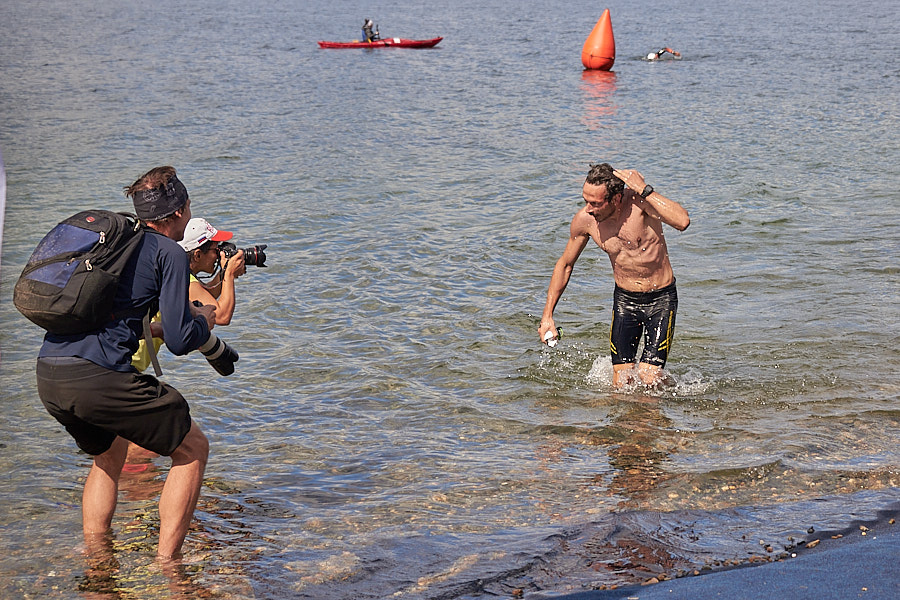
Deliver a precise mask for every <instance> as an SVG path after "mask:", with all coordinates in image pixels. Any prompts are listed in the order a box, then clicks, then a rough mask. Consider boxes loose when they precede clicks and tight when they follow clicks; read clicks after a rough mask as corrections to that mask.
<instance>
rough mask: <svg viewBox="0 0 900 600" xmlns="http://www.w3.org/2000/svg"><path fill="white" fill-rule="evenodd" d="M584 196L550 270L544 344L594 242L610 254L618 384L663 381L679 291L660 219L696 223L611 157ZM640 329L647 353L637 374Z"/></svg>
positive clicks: (594, 170) (592, 175)
mask: <svg viewBox="0 0 900 600" xmlns="http://www.w3.org/2000/svg"><path fill="white" fill-rule="evenodd" d="M626 185H627V186H628V187H627V189H626V187H625V186H626ZM581 195H582V198H583V199H584V203H585V205H584V207H582V208H581V210H579V211H578V212H577V213H576V214H575V216H574V217H573V218H572V225H571V227H570V228H569V240H568V242H567V243H566V249H565V250H564V251H563V254H562V256H561V257H560V259H559V260H558V261H557V262H556V266H555V267H554V269H553V276H552V278H551V279H550V286H549V288H548V290H547V303H546V305H545V306H544V312H543V314H542V315H541V323H540V326H539V328H538V338H539V339H540V340H541V341H542V342H544V343H545V344H546V343H548V342H549V341H550V340H553V339H554V338H557V337H559V336H558V331H557V328H556V323H554V322H553V309H554V308H556V304H557V302H559V299H560V298H561V297H562V294H563V291H564V290H565V289H566V285H567V284H568V283H569V278H570V277H571V275H572V269H573V268H574V267H575V261H577V260H578V257H579V256H581V253H582V251H583V250H584V249H585V247H586V246H587V244H588V242H589V241H590V240H594V242H595V243H596V244H597V245H598V246H600V248H601V249H602V250H604V251H606V253H607V254H608V255H609V260H610V262H611V263H612V268H613V279H615V283H616V287H615V292H614V294H613V317H612V323H611V324H610V340H609V341H610V344H609V346H610V354H611V355H612V364H613V385H614V386H615V387H621V386H623V385H630V384H633V383H644V384H645V385H648V386H652V385H657V384H660V383H665V382H666V376H665V373H663V372H662V368H663V367H664V366H665V364H666V359H667V357H668V354H669V349H670V348H671V345H672V336H673V333H674V330H675V312H676V310H677V308H678V295H677V293H676V291H675V274H674V273H673V271H672V264H671V263H670V262H669V251H668V249H667V247H666V239H665V237H663V224H665V225H668V226H669V227H673V228H674V229H677V230H678V231H684V230H685V229H687V228H688V225H690V224H691V219H690V217H689V216H688V212H687V211H686V210H685V209H684V207H682V206H681V205H680V204H678V203H677V202H675V201H674V200H670V199H669V198H666V197H665V196H663V195H662V194H660V193H659V192H657V191H654V189H653V187H652V186H649V185H647V184H646V183H645V182H644V176H643V175H641V174H640V173H639V172H638V171H636V170H633V169H621V170H620V169H613V168H612V166H610V165H609V164H607V163H602V164H599V165H591V168H590V171H589V172H588V174H587V178H586V179H585V181H584V185H583V186H582V191H581ZM642 332H643V334H644V351H643V353H642V355H641V357H640V363H639V364H638V366H637V374H635V373H634V371H633V369H634V367H635V363H636V362H638V361H637V359H638V357H637V349H638V343H639V341H640V337H641V333H642ZM548 334H549V335H548Z"/></svg>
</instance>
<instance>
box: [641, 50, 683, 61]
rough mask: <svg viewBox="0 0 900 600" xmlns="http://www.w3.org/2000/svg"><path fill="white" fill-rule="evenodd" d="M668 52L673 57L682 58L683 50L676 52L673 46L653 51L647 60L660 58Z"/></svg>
mask: <svg viewBox="0 0 900 600" xmlns="http://www.w3.org/2000/svg"><path fill="white" fill-rule="evenodd" d="M666 54H671V55H672V58H681V52H676V51H675V50H672V49H671V48H660V49H659V50H657V51H656V52H651V53H650V54H648V55H647V60H660V59H662V58H663V57H664V56H665V55H666ZM667 58H668V57H667Z"/></svg>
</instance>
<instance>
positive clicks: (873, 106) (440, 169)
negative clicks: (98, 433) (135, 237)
mask: <svg viewBox="0 0 900 600" xmlns="http://www.w3.org/2000/svg"><path fill="white" fill-rule="evenodd" d="M607 6H608V7H609V8H610V10H611V14H612V21H613V27H614V30H615V34H616V41H617V51H618V56H617V60H616V64H615V66H614V69H613V72H612V73H583V72H582V68H581V64H580V52H581V45H582V44H583V42H584V39H585V37H586V36H587V34H588V33H589V32H590V30H591V28H592V27H593V25H594V23H595V22H596V20H597V18H599V16H600V12H602V9H603V8H605V6H598V5H595V4H592V3H588V2H582V1H575V2H554V1H551V0H545V1H543V2H537V3H531V4H529V5H528V6H527V7H526V6H524V5H522V4H520V3H514V2H510V1H508V0H499V1H497V2H488V3H487V5H485V3H484V2H471V1H469V0H463V1H461V2H449V3H448V2H434V3H430V2H427V3H425V2H423V3H411V2H389V1H386V0H380V1H378V2H375V3H370V4H369V5H367V6H366V8H365V9H364V10H365V13H363V12H361V11H362V10H363V9H361V8H360V6H359V5H358V4H357V3H352V2H346V1H345V0H337V1H334V2H327V3H326V2H319V1H317V0H312V1H306V2H274V1H271V0H261V1H260V2H253V3H248V2H235V1H223V2H206V1H202V0H201V1H198V2H190V3H175V2H171V1H168V0H164V1H162V2H155V3H150V4H148V3H118V2H109V1H108V0H99V1H95V2H83V1H81V0H76V1H66V2H62V1H59V0H49V1H46V2H17V3H6V4H4V5H3V6H2V7H0V35H2V37H0V114H2V120H0V147H2V149H3V157H4V160H5V162H6V169H7V177H8V205H7V212H6V229H5V232H4V237H3V255H2V265H3V270H2V297H0V323H2V324H0V350H2V363H0V374H2V382H3V383H2V385H3V406H4V411H3V423H2V425H0V472H2V473H3V474H4V477H3V478H2V479H0V548H2V550H3V552H2V557H0V597H4V598H6V597H9V598H19V597H27V598H31V597H34V598H36V597H50V596H51V595H52V597H55V598H82V597H94V598H142V599H143V598H147V599H157V598H167V597H170V596H171V595H172V594H173V593H175V594H182V595H183V596H184V597H220V598H229V599H231V598H234V599H242V598H271V599H282V598H326V599H344V598H347V599H350V598H352V599H359V598H489V597H494V596H497V597H509V596H510V594H512V593H513V591H514V590H516V589H522V590H524V591H525V592H526V593H528V592H538V591H543V592H544V593H553V592H564V591H571V590H581V589H589V588H591V587H599V586H601V585H612V584H623V583H633V582H636V581H644V580H646V579H648V578H649V577H652V576H654V575H659V574H662V573H666V574H667V575H675V574H678V573H680V572H690V571H692V570H693V569H696V568H701V567H703V566H706V565H713V566H716V565H720V564H723V563H725V562H726V561H744V560H747V559H748V558H752V557H757V558H758V557H767V556H777V555H779V554H781V553H782V552H785V551H786V550H785V548H786V547H790V546H791V545H793V543H794V542H791V541H790V540H789V538H791V537H793V538H794V540H795V541H796V540H800V539H805V538H806V537H807V535H808V534H807V529H808V528H809V527H814V528H816V529H823V528H828V527H832V528H840V527H842V526H843V525H844V524H846V523H848V522H851V521H853V520H855V519H866V518H871V517H872V516H873V515H875V514H876V513H877V511H879V510H881V509H884V508H886V507H889V506H892V505H894V504H895V503H897V502H898V501H900V454H898V444H897V440H898V433H900V408H898V396H900V378H898V375H897V373H898V372H900V358H898V354H897V352H896V345H897V337H898V334H900V310H898V303H897V297H898V266H897V264H898V257H900V242H898V239H900V208H898V193H897V190H898V189H900V170H898V168H897V164H898V159H900V133H898V132H900V118H898V116H900V109H898V102H897V98H898V97H900V66H898V64H900V63H897V61H896V60H895V57H894V56H893V55H892V53H894V51H895V50H896V45H897V44H896V42H897V36H896V24H897V23H898V22H900V7H898V6H897V5H896V3H893V4H892V3H884V2H874V1H868V0H866V1H863V2H861V3H856V4H854V5H853V7H852V8H850V7H847V6H846V5H845V3H839V2H833V1H826V2H812V1H811V0H800V1H792V2H788V1H786V0H772V1H763V2H759V3H754V5H753V6H752V7H751V6H749V5H747V4H746V3H738V2H732V3H727V2H726V3H722V2H710V1H709V0H700V1H699V2H692V3H678V2H676V3H672V2H665V3H663V2H660V3H650V4H644V5H641V4H635V3H628V2H613V3H611V4H608V5H607ZM364 17H371V18H373V19H374V20H375V21H376V23H378V24H379V25H380V28H381V32H382V33H383V34H384V35H386V36H395V35H396V36H403V37H413V38H426V37H434V36H437V35H442V36H444V38H445V39H444V41H443V42H441V43H440V45H438V46H437V47H436V48H434V49H431V50H420V51H409V50H406V51H404V50H399V49H382V50H378V51H358V50H352V51H351V50H330V51H326V50H320V49H318V47H317V46H316V43H315V42H316V41H317V40H320V39H329V40H349V39H353V38H355V37H358V29H359V25H360V24H361V23H362V20H363V18H364ZM663 45H666V46H671V47H673V48H675V49H677V50H680V51H681V52H682V53H683V55H684V58H683V60H680V61H676V62H660V63H649V62H647V61H644V60H642V59H641V57H642V56H645V55H646V54H647V52H649V51H650V50H654V49H656V48H658V47H660V46H663ZM598 161H609V162H612V163H613V164H615V165H617V166H621V167H633V168H637V169H639V170H640V171H641V172H642V173H643V174H644V175H645V177H646V178H647V181H648V182H650V183H652V184H653V185H654V187H656V189H657V190H659V191H661V192H662V193H664V194H665V195H667V196H669V197H670V198H672V199H675V200H678V201H679V202H681V203H682V204H683V205H684V206H685V207H686V208H687V209H688V210H689V211H690V213H691V217H692V221H693V223H692V225H691V227H690V228H689V229H688V230H687V231H686V232H684V233H678V232H677V231H674V230H667V231H666V235H667V239H668V244H669V249H670V251H671V254H672V256H671V259H672V263H673V266H674V268H675V272H676V275H677V277H678V286H679V296H680V306H679V315H678V324H677V331H676V344H675V347H674V349H673V352H672V354H671V355H670V362H669V365H668V368H669V370H670V372H671V374H672V376H673V377H674V378H675V379H676V381H677V382H678V383H677V385H676V387H675V388H674V389H673V390H670V391H667V392H664V393H660V392H655V393H648V392H647V391H645V390H640V389H635V390H625V391H615V390H613V389H612V387H611V385H610V379H611V367H610V363H609V358H608V350H607V336H608V326H609V315H610V311H611V298H612V289H613V285H612V276H611V272H610V267H609V263H608V260H607V258H606V257H605V255H604V254H603V253H602V252H601V251H599V250H598V249H596V248H592V249H589V250H587V251H586V252H585V254H584V255H583V257H582V259H581V261H580V262H579V264H578V266H577V268H576V272H575V275H574V278H573V281H572V283H571V284H570V286H569V289H568V290H567V292H566V294H565V296H564V297H563V299H562V301H561V302H560V305H559V307H558V309H557V312H556V322H557V323H558V324H559V325H560V326H562V327H563V328H564V329H565V332H566V336H565V338H564V339H563V341H562V342H561V343H560V345H559V346H557V347H556V348H555V349H548V348H546V347H542V346H541V345H540V344H539V343H538V342H537V321H538V318H539V315H540V312H541V309H542V307H543V302H544V298H545V295H546V289H547V284H548V282H549V277H550V272H551V270H552V268H553V263H554V261H555V260H556V259H557V258H558V256H559V254H560V253H561V252H562V249H563V247H564V245H565V237H566V235H567V231H568V223H569V220H570V219H571V216H572V215H573V214H574V212H575V211H576V210H577V208H578V207H579V204H580V202H581V199H580V185H581V181H582V179H583V177H584V174H585V173H586V171H587V167H588V163H590V162H598ZM159 164H172V165H175V166H176V168H177V169H178V170H179V174H180V175H181V178H182V179H183V181H184V182H185V183H186V185H187V187H188V189H189V191H190V193H191V197H192V208H193V210H194V213H195V215H196V216H204V217H207V218H209V219H210V221H211V222H213V224H215V225H217V226H221V227H223V228H225V229H228V230H231V231H234V232H236V237H237V239H236V241H237V242H238V245H239V246H242V247H244V246H250V245H253V244H256V243H266V244H268V245H269V256H270V259H269V264H270V266H269V268H267V269H255V268H250V272H249V273H248V274H247V276H246V277H244V278H242V279H241V280H240V282H239V286H238V287H239V290H238V296H239V298H238V309H237V312H236V317H235V320H234V322H233V324H232V325H231V326H230V327H228V328H227V329H224V330H223V331H222V332H221V335H222V336H223V337H225V338H226V339H227V340H228V341H229V342H232V343H233V344H234V346H235V347H236V348H237V349H238V350H239V351H240V354H241V360H240V362H239V363H238V371H237V373H236V374H235V375H234V376H232V377H229V378H220V377H216V376H215V374H214V372H213V371H212V370H211V369H210V368H209V366H208V365H207V364H206V363H205V361H203V360H202V358H201V357H197V356H191V357H187V358H182V359H176V358H174V357H172V356H171V355H169V354H167V353H165V352H163V353H162V362H163V369H164V370H165V371H166V379H167V380H168V381H169V382H171V383H172V384H174V385H175V386H176V387H178V388H179V389H180V390H182V391H183V392H184V394H185V396H186V397H187V398H188V399H189V401H190V402H191V406H192V414H193V415H194V418H195V419H196V420H197V421H198V422H199V423H200V424H201V425H202V427H203V429H204V430H205V431H206V432H207V434H208V436H209V437H210V440H211V443H212V454H211V460H210V464H209V467H208V469H207V478H206V481H205V485H204V488H203V492H202V496H201V499H200V506H199V509H198V512H197V515H196V524H195V527H194V529H193V530H192V531H191V533H190V534H189V536H188V539H187V543H186V545H185V552H186V556H185V561H184V565H182V567H181V569H180V570H179V571H178V572H176V573H172V572H168V571H166V570H164V569H162V568H161V567H160V565H158V564H157V563H155V562H154V560H153V554H154V551H155V544H156V529H157V525H158V521H157V516H156V510H155V506H156V502H155V496H156V494H158V490H159V488H160V486H161V482H162V478H163V477H164V475H165V469H166V462H165V461H163V460H154V461H151V462H150V463H148V464H147V465H146V469H145V470H143V471H140V472H137V473H130V474H126V476H125V477H124V480H123V492H122V495H121V501H120V505H119V508H118V512H117V514H116V518H115V521H114V535H115V538H114V540H113V546H112V552H111V553H110V555H109V556H106V557H93V558H92V559H90V560H89V559H88V558H86V557H85V556H84V555H83V553H82V549H81V516H80V509H79V507H80V491H81V485H82V482H83V478H84V477H85V475H86V474H87V466H88V465H89V459H88V457H86V456H85V455H83V454H79V453H78V452H77V450H76V447H75V445H74V443H73V442H72V441H71V439H70V438H69V437H68V436H67V435H66V434H65V432H64V431H62V429H61V428H60V427H59V426H58V425H57V424H56V422H55V421H53V419H51V418H50V417H49V416H48V415H47V414H46V413H45V412H44V410H43V408H42V407H41V405H40V402H39V400H38V398H37V394H36V391H35V385H34V374H33V368H34V358H35V355H36V353H37V349H38V346H39V344H40V339H41V335H40V331H39V330H38V329H37V328H36V327H34V326H32V325H30V324H29V323H28V322H27V321H25V320H24V318H22V317H21V316H20V315H19V314H18V313H17V312H16V311H15V309H14V307H13V306H12V302H11V296H12V284H13V282H14V280H15V277H16V276H17V274H18V272H19V271H20V270H21V267H22V265H23V264H24V262H25V261H26V260H27V257H28V255H29V254H30V252H31V250H32V248H33V247H34V245H35V244H36V242H37V240H38V239H39V238H40V236H41V235H42V234H43V233H44V232H45V231H47V230H48V229H50V227H52V225H54V224H55V223H56V222H57V221H59V220H60V219H62V218H63V217H65V216H68V215H69V214H70V213H73V212H75V211H76V210H77V209H80V208H82V207H87V206H92V207H93V206H96V207H105V208H118V209H121V210H128V209H129V203H128V202H127V201H126V200H125V199H124V198H123V196H122V195H121V191H120V190H121V188H122V186H124V185H127V184H129V183H131V182H132V181H133V180H134V179H135V178H136V177H137V176H138V175H140V174H141V173H143V172H144V171H146V170H147V169H149V168H151V167H153V166H156V165H159ZM760 542H764V543H762V544H761V543H760ZM768 548H771V551H769V550H768ZM763 559H765V558H763ZM92 593H93V594H96V595H93V596H91V595H90V594H92Z"/></svg>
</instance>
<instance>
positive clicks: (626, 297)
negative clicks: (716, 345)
mask: <svg viewBox="0 0 900 600" xmlns="http://www.w3.org/2000/svg"><path fill="white" fill-rule="evenodd" d="M676 312H678V292H677V291H675V282H674V281H673V282H672V283H671V284H669V285H667V286H666V287H664V288H662V289H659V290H655V291H652V292H629V291H627V290H623V289H622V288H620V287H619V286H616V290H615V292H614V293H613V319H612V324H611V325H610V328H609V350H610V353H611V354H612V363H613V364H614V365H623V364H633V363H634V362H635V359H636V358H637V357H636V355H637V349H638V343H639V342H640V340H641V333H643V334H644V351H643V353H642V354H641V362H642V363H646V364H650V365H656V366H659V367H662V366H665V364H666V360H667V359H668V357H669V349H670V348H671V347H672V337H673V336H674V334H675V313H676Z"/></svg>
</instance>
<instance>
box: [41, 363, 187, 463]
mask: <svg viewBox="0 0 900 600" xmlns="http://www.w3.org/2000/svg"><path fill="white" fill-rule="evenodd" d="M37 388H38V395H39V396H40V397H41V402H43V403H44V408H46V409H47V412H49V413H50V414H51V415H52V416H53V417H54V418H55V419H56V420H57V421H59V422H60V423H62V424H63V425H64V426H65V428H66V431H68V432H69V434H70V435H71V436H72V437H73V438H75V442H76V443H77V444H78V447H79V448H81V449H82V450H84V451H85V452H87V453H88V454H90V455H92V456H96V455H98V454H103V453H104V452H106V451H107V450H109V448H110V446H112V443H113V440H115V439H116V436H121V437H123V438H125V439H126V440H129V441H132V442H134V443H135V444H137V445H138V446H141V447H142V448H146V449H147V450H150V451H152V452H156V453H157V454H162V455H164V456H169V455H171V454H172V452H174V451H175V449H176V448H178V446H179V445H181V442H182V441H183V440H184V438H185V436H186V435H187V434H188V431H190V429H191V415H190V410H189V408H188V404H187V402H186V401H185V399H184V397H183V396H182V395H181V394H180V393H179V392H178V390H176V389H175V388H173V387H172V386H170V385H167V384H165V383H162V382H161V381H159V380H157V379H156V378H155V377H153V376H152V375H144V374H141V373H122V372H120V371H111V370H109V369H105V368H103V367H101V366H98V365H95V364H94V363H92V362H91V361H89V360H84V359H81V358H68V357H67V358H39V359H38V361H37Z"/></svg>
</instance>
